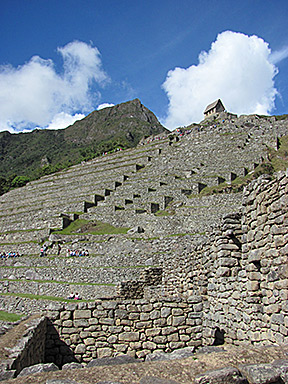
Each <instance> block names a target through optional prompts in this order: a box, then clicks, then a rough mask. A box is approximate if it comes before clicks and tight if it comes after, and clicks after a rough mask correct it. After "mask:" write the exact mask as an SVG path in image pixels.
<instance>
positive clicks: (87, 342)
mask: <svg viewBox="0 0 288 384" xmlns="http://www.w3.org/2000/svg"><path fill="white" fill-rule="evenodd" d="M84 344H85V345H86V346H88V345H94V344H95V339H93V338H92V337H88V338H87V339H84Z"/></svg>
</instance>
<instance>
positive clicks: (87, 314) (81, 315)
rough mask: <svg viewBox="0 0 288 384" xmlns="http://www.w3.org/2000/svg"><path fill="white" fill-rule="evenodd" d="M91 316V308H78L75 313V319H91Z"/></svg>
mask: <svg viewBox="0 0 288 384" xmlns="http://www.w3.org/2000/svg"><path fill="white" fill-rule="evenodd" d="M90 318H91V310H90V309H76V310H75V311H74V314H73V319H74V320H78V319H90Z"/></svg>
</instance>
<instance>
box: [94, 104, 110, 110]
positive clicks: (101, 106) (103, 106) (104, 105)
mask: <svg viewBox="0 0 288 384" xmlns="http://www.w3.org/2000/svg"><path fill="white" fill-rule="evenodd" d="M108 107H114V104H110V103H103V104H100V105H98V107H97V111H100V109H103V108H108Z"/></svg>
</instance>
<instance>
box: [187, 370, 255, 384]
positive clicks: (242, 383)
mask: <svg viewBox="0 0 288 384" xmlns="http://www.w3.org/2000/svg"><path fill="white" fill-rule="evenodd" d="M207 383H209V384H248V381H247V380H246V378H244V377H243V376H242V375H241V373H240V372H239V370H238V369H237V368H234V367H229V368H222V369H218V370H215V371H209V372H206V373H204V374H201V375H197V376H196V377H195V379H194V384H207ZM255 384H256V383H255Z"/></svg>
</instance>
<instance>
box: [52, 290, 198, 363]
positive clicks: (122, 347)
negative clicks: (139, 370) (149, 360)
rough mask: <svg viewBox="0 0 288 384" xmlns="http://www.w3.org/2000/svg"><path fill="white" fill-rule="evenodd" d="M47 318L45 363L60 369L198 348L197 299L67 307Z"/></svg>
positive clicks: (103, 302)
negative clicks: (103, 359)
mask: <svg viewBox="0 0 288 384" xmlns="http://www.w3.org/2000/svg"><path fill="white" fill-rule="evenodd" d="M47 316H48V317H49V319H50V321H51V322H50V324H48V330H47V344H46V361H47V362H55V363H56V364H57V365H60V366H61V365H62V364H65V363H66V362H69V361H75V360H77V361H80V362H84V363H87V362H89V361H90V360H92V359H93V358H96V357H98V358H99V357H106V356H114V355H117V354H119V353H120V354H121V353H127V354H128V355H131V356H137V357H138V358H144V357H145V356H146V355H147V354H149V353H151V352H153V351H155V350H162V351H165V352H169V351H172V350H174V349H178V348H183V347H186V346H199V345H201V339H202V304H201V297H199V296H191V297H189V298H187V299H166V300H165V299H162V300H161V301H160V300H156V299H150V300H145V299H137V300H135V299H130V300H107V301H106V300H103V301H98V302H95V303H78V304H74V303H72V304H66V305H65V306H64V307H59V308H58V309H57V310H50V311H48V312H47ZM64 346H66V348H64ZM67 348H68V349H69V350H70V352H69V353H68V349H67ZM63 351H64V354H63Z"/></svg>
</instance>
